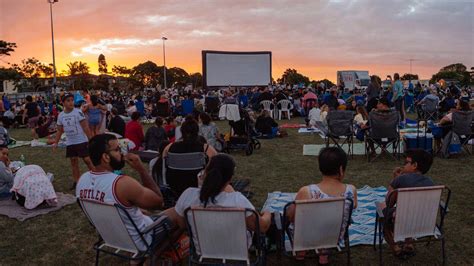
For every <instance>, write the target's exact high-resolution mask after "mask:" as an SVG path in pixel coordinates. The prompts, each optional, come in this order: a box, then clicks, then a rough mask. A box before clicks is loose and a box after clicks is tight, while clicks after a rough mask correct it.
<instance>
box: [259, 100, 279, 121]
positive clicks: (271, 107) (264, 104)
mask: <svg viewBox="0 0 474 266" xmlns="http://www.w3.org/2000/svg"><path fill="white" fill-rule="evenodd" d="M260 105H261V106H262V107H263V110H264V111H268V112H269V113H270V117H271V118H273V116H274V115H273V112H274V108H275V106H274V104H273V102H272V101H268V100H265V101H261V102H260Z"/></svg>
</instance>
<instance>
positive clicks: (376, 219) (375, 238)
mask: <svg viewBox="0 0 474 266" xmlns="http://www.w3.org/2000/svg"><path fill="white" fill-rule="evenodd" d="M378 223H379V214H378V213H376V214H375V229H374V250H377V246H376V245H377V227H378Z"/></svg>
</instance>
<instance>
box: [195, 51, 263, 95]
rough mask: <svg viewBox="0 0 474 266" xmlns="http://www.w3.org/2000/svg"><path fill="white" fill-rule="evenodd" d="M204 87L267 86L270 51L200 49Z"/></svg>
mask: <svg viewBox="0 0 474 266" xmlns="http://www.w3.org/2000/svg"><path fill="white" fill-rule="evenodd" d="M202 68H203V70H202V71H203V72H202V73H203V79H204V80H203V81H204V86H205V87H224V86H229V85H231V86H236V87H237V86H242V87H249V86H267V85H268V84H270V83H271V75H272V74H271V73H272V53H271V52H266V51H265V52H224V51H202Z"/></svg>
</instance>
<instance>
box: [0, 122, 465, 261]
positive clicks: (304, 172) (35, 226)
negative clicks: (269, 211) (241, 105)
mask: <svg viewBox="0 0 474 266" xmlns="http://www.w3.org/2000/svg"><path fill="white" fill-rule="evenodd" d="M299 122H301V119H293V120H292V123H299ZM218 125H219V127H220V128H221V130H225V131H227V130H228V126H227V125H226V123H225V122H218ZM288 133H289V137H287V138H281V139H280V138H278V139H273V140H261V142H262V148H261V149H260V150H258V151H255V152H254V154H253V155H251V156H245V155H244V153H243V152H237V151H236V152H233V153H232V155H233V156H234V157H235V159H236V161H237V174H236V175H237V177H238V178H240V177H248V178H250V179H251V189H252V191H253V192H254V193H255V196H254V197H253V199H252V202H253V204H254V205H255V206H256V207H257V208H260V207H261V206H262V205H263V203H264V202H265V199H266V196H267V193H268V192H272V191H287V192H296V191H297V189H298V188H300V187H302V186H304V185H307V184H310V183H317V182H319V180H320V178H321V175H320V173H319V171H318V162H317V157H315V156H303V155H302V150H303V144H314V143H322V140H321V138H320V137H319V136H315V135H301V134H298V133H297V130H295V129H290V130H288ZM11 135H12V137H13V138H16V139H18V140H29V139H30V135H29V131H28V130H26V129H13V130H11ZM21 154H24V155H25V157H26V161H27V163H28V164H38V165H40V166H42V167H43V168H44V169H45V171H47V172H52V173H54V175H55V179H54V182H53V183H54V187H55V189H56V191H61V192H65V193H73V192H72V191H71V190H69V188H70V186H71V177H70V176H71V169H70V165H69V161H68V160H66V158H65V149H58V151H57V152H56V153H53V152H52V150H51V149H48V148H31V147H20V148H16V149H12V150H11V151H10V158H11V159H12V160H18V159H19V157H20V155H21ZM400 163H401V162H398V161H392V160H390V159H388V158H382V159H381V160H380V159H379V160H377V161H375V162H373V163H367V160H366V158H365V157H364V156H354V159H351V160H350V161H349V165H348V169H347V175H346V179H345V182H346V183H350V184H354V185H355V186H356V187H362V186H364V185H369V186H381V185H383V186H387V185H388V183H389V181H390V178H391V173H392V170H393V168H394V167H396V166H398V165H400ZM81 167H82V169H83V170H84V171H85V166H84V165H81ZM126 172H127V173H130V172H129V169H126ZM428 174H429V175H430V176H431V177H432V178H433V179H434V180H435V182H436V183H439V184H445V185H447V186H449V187H450V188H451V190H452V192H453V194H452V199H451V202H450V213H449V214H448V216H447V217H446V220H445V221H446V225H445V229H446V235H447V245H446V247H447V256H448V264H461V265H472V264H474V248H473V246H474V241H473V236H474V223H473V221H474V201H473V200H472V190H473V189H474V156H466V155H463V156H460V157H458V158H454V159H440V158H436V159H435V161H434V164H433V167H432V169H431V170H430V172H429V173H428ZM0 228H1V232H2V237H1V238H0V265H25V264H48V265H66V264H74V265H87V264H89V265H90V264H91V263H93V261H94V252H93V250H92V245H93V243H94V242H95V241H96V234H95V232H94V229H93V228H92V226H91V225H90V224H89V223H88V221H87V219H86V217H85V216H84V215H83V214H82V212H81V210H80V209H79V207H78V206H77V205H71V206H68V207H66V208H63V209H62V210H60V211H57V212H53V213H50V214H47V215H44V216H40V217H36V218H33V219H29V220H26V221H24V222H18V221H16V220H13V219H9V218H6V217H3V216H2V217H0ZM385 251H386V252H385V255H384V261H385V263H386V264H400V261H399V260H398V259H396V258H395V257H393V256H392V255H391V254H389V252H388V249H385ZM351 252H352V261H353V264H355V265H367V264H373V265H375V264H377V263H378V259H377V258H378V257H377V253H376V252H375V251H373V249H372V247H370V246H356V247H353V248H352V249H351ZM331 259H332V262H333V263H334V264H343V263H345V255H343V254H341V255H336V256H335V257H333V258H331ZM102 262H103V263H107V264H117V263H121V262H120V261H117V260H115V259H105V260H103V261H102ZM268 262H269V264H271V265H290V264H296V265H314V264H315V261H314V260H306V262H303V263H301V262H298V263H297V262H296V261H294V260H292V259H290V258H282V259H281V260H278V259H277V257H276V255H275V253H271V254H269V255H268ZM405 264H430V265H436V264H441V244H440V242H435V243H432V244H431V245H430V246H428V247H426V246H424V245H421V244H420V245H418V246H417V255H416V256H415V257H413V258H411V259H410V260H409V261H407V262H405Z"/></svg>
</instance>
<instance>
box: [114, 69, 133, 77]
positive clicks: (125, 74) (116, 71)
mask: <svg viewBox="0 0 474 266" xmlns="http://www.w3.org/2000/svg"><path fill="white" fill-rule="evenodd" d="M132 72H133V70H132V69H130V68H128V67H126V66H113V67H112V73H113V74H114V75H116V76H121V77H130V75H131V74H132Z"/></svg>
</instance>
